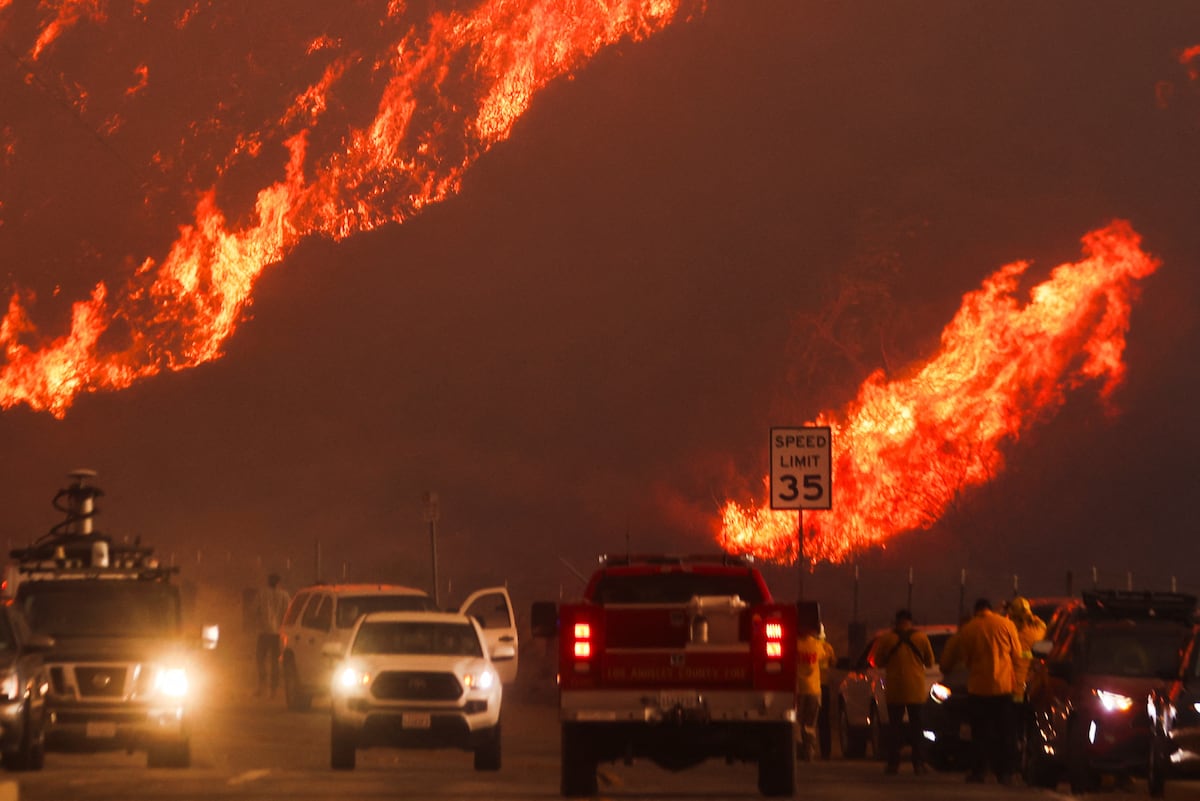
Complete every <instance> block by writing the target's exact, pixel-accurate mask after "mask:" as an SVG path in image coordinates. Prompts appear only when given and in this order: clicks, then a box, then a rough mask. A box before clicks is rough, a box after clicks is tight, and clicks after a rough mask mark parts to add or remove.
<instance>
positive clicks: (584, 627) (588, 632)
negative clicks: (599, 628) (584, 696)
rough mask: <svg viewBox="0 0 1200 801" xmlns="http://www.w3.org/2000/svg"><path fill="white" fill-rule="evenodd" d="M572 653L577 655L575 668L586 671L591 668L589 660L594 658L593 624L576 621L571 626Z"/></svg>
mask: <svg viewBox="0 0 1200 801" xmlns="http://www.w3.org/2000/svg"><path fill="white" fill-rule="evenodd" d="M571 639H572V645H571V653H572V654H573V655H574V657H575V670H576V671H579V672H581V673H582V672H586V671H587V670H588V669H589V665H588V663H587V660H589V659H591V658H592V625H591V624H590V623H576V624H575V625H574V626H572V627H571Z"/></svg>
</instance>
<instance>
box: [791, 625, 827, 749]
mask: <svg viewBox="0 0 1200 801" xmlns="http://www.w3.org/2000/svg"><path fill="white" fill-rule="evenodd" d="M826 647H827V646H826V645H825V644H824V643H823V642H822V641H821V639H820V636H819V632H818V631H816V630H813V629H811V628H803V629H801V631H800V636H799V637H798V638H797V639H796V722H797V723H798V724H799V726H800V742H799V743H797V744H796V756H797V757H798V758H799V759H801V760H803V761H804V762H811V761H812V760H813V759H814V758H815V757H816V755H817V717H818V713H819V712H820V711H821V665H822V663H823V662H824V661H825V660H826V658H827V656H826V654H827V651H826ZM826 669H828V668H826Z"/></svg>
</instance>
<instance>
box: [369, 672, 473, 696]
mask: <svg viewBox="0 0 1200 801" xmlns="http://www.w3.org/2000/svg"><path fill="white" fill-rule="evenodd" d="M371 694H372V695H374V696H375V697H376V698H379V699H383V700H391V701H457V700H458V699H459V698H460V697H461V696H462V685H460V684H459V683H458V679H457V678H455V676H454V674H453V673H428V672H416V671H389V672H387V673H380V674H379V678H377V679H375V682H374V683H373V684H372V685H371Z"/></svg>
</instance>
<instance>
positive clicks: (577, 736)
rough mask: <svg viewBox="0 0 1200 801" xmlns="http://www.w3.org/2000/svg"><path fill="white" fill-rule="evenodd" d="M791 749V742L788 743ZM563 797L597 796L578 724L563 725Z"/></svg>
mask: <svg viewBox="0 0 1200 801" xmlns="http://www.w3.org/2000/svg"><path fill="white" fill-rule="evenodd" d="M788 747H789V749H790V748H791V742H790V740H789V743H788ZM560 761H561V765H562V788H561V789H562V795H563V798H580V797H582V796H588V795H595V793H596V790H597V789H598V787H597V783H596V754H595V751H594V750H593V749H592V744H591V741H590V737H589V732H588V731H587V729H586V728H584V727H583V726H580V725H579V724H578V723H564V724H563V725H562V759H561V760H560Z"/></svg>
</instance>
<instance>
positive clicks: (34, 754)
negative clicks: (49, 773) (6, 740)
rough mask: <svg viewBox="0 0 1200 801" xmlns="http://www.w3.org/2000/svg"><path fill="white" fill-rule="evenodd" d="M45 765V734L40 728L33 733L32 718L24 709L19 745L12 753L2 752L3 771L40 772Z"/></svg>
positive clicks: (27, 710)
mask: <svg viewBox="0 0 1200 801" xmlns="http://www.w3.org/2000/svg"><path fill="white" fill-rule="evenodd" d="M45 764H46V738H45V733H44V732H43V731H42V730H41V727H38V730H37V731H34V724H33V718H32V717H30V715H29V708H28V707H26V709H25V714H24V715H22V716H21V742H20V745H18V746H17V748H16V750H14V751H5V752H4V769H5V770H10V771H16V770H41V769H42V767H43V766H44V765H45Z"/></svg>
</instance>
